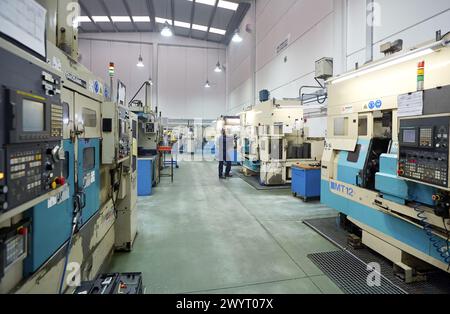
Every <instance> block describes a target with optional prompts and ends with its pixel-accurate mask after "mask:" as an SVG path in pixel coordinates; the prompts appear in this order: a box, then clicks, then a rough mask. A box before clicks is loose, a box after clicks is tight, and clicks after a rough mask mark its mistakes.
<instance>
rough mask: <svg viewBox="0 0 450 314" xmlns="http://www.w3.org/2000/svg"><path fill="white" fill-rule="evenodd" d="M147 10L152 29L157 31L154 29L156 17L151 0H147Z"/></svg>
mask: <svg viewBox="0 0 450 314" xmlns="http://www.w3.org/2000/svg"><path fill="white" fill-rule="evenodd" d="M147 10H148V14H149V16H150V21H151V24H152V31H153V32H157V31H158V30H157V29H156V21H155V18H156V14H155V4H154V3H153V0H147Z"/></svg>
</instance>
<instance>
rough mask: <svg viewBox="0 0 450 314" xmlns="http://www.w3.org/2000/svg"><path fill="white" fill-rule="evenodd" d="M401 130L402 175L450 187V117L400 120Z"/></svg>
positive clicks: (400, 161) (400, 169) (400, 174)
mask: <svg viewBox="0 0 450 314" xmlns="http://www.w3.org/2000/svg"><path fill="white" fill-rule="evenodd" d="M400 130H401V132H400V135H401V137H402V139H401V141H400V143H399V144H400V146H399V162H398V174H399V176H400V177H403V178H407V179H411V180H415V181H419V182H422V183H425V184H430V185H435V186H440V187H445V188H448V187H449V186H450V185H449V144H450V142H449V138H450V136H449V135H450V117H448V116H442V117H436V116H428V117H427V116H423V117H420V118H413V119H401V120H400Z"/></svg>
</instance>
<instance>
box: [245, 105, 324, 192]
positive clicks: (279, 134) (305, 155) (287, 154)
mask: <svg viewBox="0 0 450 314" xmlns="http://www.w3.org/2000/svg"><path fill="white" fill-rule="evenodd" d="M241 126H242V129H243V132H244V137H243V138H242V139H241V143H242V144H241V145H242V150H243V151H242V155H243V164H244V168H246V169H248V170H250V171H252V172H256V173H259V176H260V183H261V184H263V185H283V184H287V183H290V182H291V179H292V171H291V167H292V166H293V165H294V164H296V163H298V162H320V158H321V157H322V151H323V145H324V140H323V138H320V137H318V138H317V137H314V138H312V137H309V124H308V121H307V119H304V109H303V107H301V106H300V102H299V101H295V100H275V99H273V100H269V101H266V102H263V103H261V104H259V105H257V106H256V107H254V108H253V109H251V110H248V111H245V112H244V113H242V114H241ZM324 136H325V134H324Z"/></svg>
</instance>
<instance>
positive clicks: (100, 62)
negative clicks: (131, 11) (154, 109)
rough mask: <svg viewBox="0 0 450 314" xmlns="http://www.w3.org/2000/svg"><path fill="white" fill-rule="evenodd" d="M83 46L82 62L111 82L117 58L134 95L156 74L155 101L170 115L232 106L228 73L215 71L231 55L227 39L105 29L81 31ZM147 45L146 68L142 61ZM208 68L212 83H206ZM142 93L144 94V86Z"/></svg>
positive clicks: (214, 113) (207, 115)
mask: <svg viewBox="0 0 450 314" xmlns="http://www.w3.org/2000/svg"><path fill="white" fill-rule="evenodd" d="M120 41H127V42H126V43H124V42H120ZM129 42H133V43H129ZM134 42H137V43H136V44H135V43H134ZM139 42H142V43H143V44H142V45H140V44H138V43H139ZM79 46H80V53H81V55H82V57H81V58H82V59H81V63H83V64H84V65H85V66H86V67H87V68H89V69H90V70H91V71H92V72H93V73H95V74H96V75H98V76H100V77H101V78H103V79H104V80H105V82H107V83H109V76H108V65H109V62H110V61H112V62H114V63H115V67H116V75H115V78H116V79H120V80H121V81H123V82H124V83H125V85H126V86H127V98H128V100H129V99H130V98H131V97H132V96H133V95H134V94H135V93H136V92H137V90H138V89H139V87H140V86H141V85H142V83H143V82H144V81H145V80H148V79H149V78H152V80H153V82H154V83H155V85H154V97H153V103H154V105H158V109H159V110H160V111H161V112H162V114H163V116H164V117H168V118H171V119H197V118H201V119H216V118H217V117H218V116H220V115H223V114H224V113H225V111H226V108H225V104H226V75H225V73H215V72H214V71H213V70H214V67H215V65H216V63H217V60H218V58H219V57H220V60H221V63H224V62H225V60H226V50H225V47H224V46H222V45H218V44H214V43H208V44H206V43H205V42H204V41H198V40H193V39H189V38H183V37H176V36H175V37H172V38H169V39H166V38H162V37H161V36H159V34H151V33H148V34H147V33H146V34H141V35H140V34H138V33H101V34H83V35H81V38H80V41H79ZM206 47H208V49H206ZM217 48H219V49H217ZM141 51H142V57H143V59H144V64H145V67H144V68H138V67H137V66H136V63H137V61H138V57H139V53H140V52H141ZM207 52H208V53H207ZM207 56H208V57H207ZM207 60H208V66H207V65H206V62H207ZM207 72H208V76H209V81H210V82H211V88H209V89H205V88H204V85H205V82H206V76H207ZM115 85H116V83H114V88H115ZM138 99H141V100H144V93H143V92H141V94H140V95H139V96H138Z"/></svg>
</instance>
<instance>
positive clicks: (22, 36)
mask: <svg viewBox="0 0 450 314" xmlns="http://www.w3.org/2000/svg"><path fill="white" fill-rule="evenodd" d="M46 15H47V10H46V9H45V8H43V7H42V6H41V5H39V4H38V3H37V2H36V1H34V0H1V1H0V32H1V33H3V34H5V35H7V36H8V37H10V38H12V39H14V40H16V41H18V42H20V43H21V44H22V45H24V46H25V47H27V48H29V49H31V50H33V51H34V52H37V53H38V54H39V55H41V56H43V57H45V55H46V53H45V47H46V45H45V44H46V40H45V23H46Z"/></svg>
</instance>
